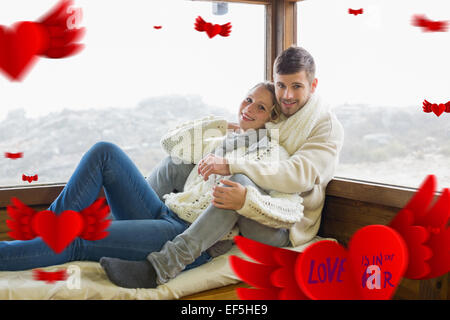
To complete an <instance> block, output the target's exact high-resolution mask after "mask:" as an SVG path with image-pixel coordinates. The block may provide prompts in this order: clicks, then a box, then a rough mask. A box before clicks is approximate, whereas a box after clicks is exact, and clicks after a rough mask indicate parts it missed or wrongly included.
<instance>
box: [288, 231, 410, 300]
mask: <svg viewBox="0 0 450 320" xmlns="http://www.w3.org/2000/svg"><path fill="white" fill-rule="evenodd" d="M348 248H349V249H348V251H347V250H346V249H345V248H344V247H342V246H341V245H339V244H338V243H336V242H334V241H319V242H316V243H314V244H312V245H311V246H309V247H308V248H306V250H305V251H304V252H303V254H302V255H300V256H299V258H298V259H297V262H296V266H295V269H296V279H297V283H298V285H299V286H300V288H301V290H302V291H303V292H304V293H305V294H306V295H307V296H308V297H309V298H310V299H319V300H338V299H339V300H341V299H344V300H349V299H351V300H359V299H363V300H366V299H369V300H372V299H377V300H378V299H390V298H391V297H392V295H393V294H394V292H395V290H396V288H397V285H398V284H399V282H400V280H401V278H402V275H403V274H404V272H405V271H406V267H407V265H408V251H407V247H406V244H405V242H404V240H403V239H402V238H401V236H400V235H399V234H398V233H397V232H396V231H395V230H393V229H391V228H389V227H386V226H382V225H371V226H367V227H364V228H362V229H359V230H358V231H357V232H356V233H355V234H354V236H353V237H352V239H351V240H350V243H349V247H348Z"/></svg>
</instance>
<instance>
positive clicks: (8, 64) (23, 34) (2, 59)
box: [0, 21, 48, 80]
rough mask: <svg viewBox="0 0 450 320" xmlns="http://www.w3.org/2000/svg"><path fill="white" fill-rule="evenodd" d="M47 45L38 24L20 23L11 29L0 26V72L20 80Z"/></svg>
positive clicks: (44, 33) (43, 32)
mask: <svg viewBox="0 0 450 320" xmlns="http://www.w3.org/2000/svg"><path fill="white" fill-rule="evenodd" d="M47 45H48V40H47V35H46V31H45V29H43V27H42V26H40V25H39V24H38V23H34V22H28V21H22V22H18V23H16V24H15V25H14V26H13V27H12V28H7V27H4V26H1V25H0V70H2V71H3V72H4V73H5V74H6V75H7V76H8V77H9V78H11V79H12V80H20V79H21V78H22V77H23V76H24V74H25V72H26V71H27V70H29V69H30V68H31V67H32V65H33V63H34V62H35V61H36V59H37V54H39V53H40V52H42V50H44V48H45V47H46V46H47Z"/></svg>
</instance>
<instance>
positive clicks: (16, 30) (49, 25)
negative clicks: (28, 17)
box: [0, 0, 85, 81]
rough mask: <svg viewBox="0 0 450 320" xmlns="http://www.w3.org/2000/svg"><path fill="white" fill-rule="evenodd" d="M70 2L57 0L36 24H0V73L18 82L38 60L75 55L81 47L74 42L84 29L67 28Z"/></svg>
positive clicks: (22, 22)
mask: <svg viewBox="0 0 450 320" xmlns="http://www.w3.org/2000/svg"><path fill="white" fill-rule="evenodd" d="M72 3H73V0H61V1H60V2H59V3H58V4H57V5H56V6H55V7H54V8H53V9H52V10H51V11H50V12H49V13H48V14H46V15H45V16H44V17H43V18H41V19H40V20H39V21H37V22H31V21H21V22H17V23H16V24H14V26H13V27H12V28H7V27H4V26H1V25H0V70H1V71H3V72H4V73H5V74H6V76H7V77H8V78H10V79H11V80H15V81H20V80H21V79H22V78H23V77H24V75H25V73H26V71H27V70H29V69H30V68H31V67H32V65H33V63H34V62H36V60H37V59H38V57H40V56H42V57H46V58H51V59H59V58H66V57H69V56H71V55H74V54H76V53H78V52H79V51H80V50H81V49H83V45H81V44H78V43H75V42H76V41H78V39H80V38H81V37H82V36H83V35H84V31H85V29H84V28H72V27H69V26H68V20H69V19H70V18H71V16H70V15H69V13H68V12H70V11H69V10H67V9H69V6H70V5H71V4H72Z"/></svg>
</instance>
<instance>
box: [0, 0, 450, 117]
mask: <svg viewBox="0 0 450 320" xmlns="http://www.w3.org/2000/svg"><path fill="white" fill-rule="evenodd" d="M56 3H57V1H56V0H2V1H0V24H1V25H4V26H10V25H11V24H13V23H14V22H17V21H24V20H32V21H33V20H34V21H35V20H37V19H38V18H39V17H41V16H42V15H43V14H45V13H46V12H47V11H48V10H49V9H50V8H52V7H53V6H54V5H55V4H56ZM74 7H81V8H83V20H82V22H81V26H84V27H86V28H87V34H86V36H85V37H84V38H83V40H82V43H84V44H85V45H86V49H85V50H84V51H82V52H81V53H80V54H78V55H77V56H74V57H71V58H67V59H58V60H51V59H40V60H39V61H38V62H37V64H36V65H35V66H34V67H33V68H32V69H31V71H30V72H29V73H28V74H27V75H26V77H25V78H24V80H23V81H22V82H11V81H9V80H8V79H7V78H6V77H4V76H3V75H2V74H0V120H1V119H3V118H4V116H5V115H6V113H7V111H8V110H12V109H16V108H24V109H25V110H26V111H27V114H28V115H29V116H36V115H42V114H46V113H48V112H52V111H59V110H61V109H63V108H71V109H85V108H105V107H134V106H135V105H136V104H137V103H139V101H141V100H143V99H145V98H148V97H152V96H158V95H163V94H175V93H179V94H186V93H192V94H201V95H202V96H203V98H204V101H205V102H206V103H208V104H210V105H214V106H220V107H223V108H228V109H229V110H231V111H235V110H236V109H237V107H238V105H239V103H240V99H241V98H242V96H243V95H244V94H245V92H246V91H247V90H248V89H249V88H250V87H251V86H252V85H253V84H255V83H256V82H258V81H261V80H263V77H264V74H263V67H264V66H263V64H264V56H263V54H264V33H263V32H264V9H263V6H252V5H245V4H230V5H229V14H228V15H225V16H215V15H213V14H212V10H211V3H205V2H192V1H185V0H164V1H155V0H152V1H149V0H129V1H124V0H95V1H92V0H90V1H89V0H76V1H75V3H74ZM361 7H364V9H365V13H364V14H363V15H360V16H353V15H349V14H348V13H347V11H346V10H347V9H348V8H354V9H357V8H361ZM416 13H423V14H426V16H427V17H428V18H430V19H432V20H450V1H448V0H434V1H432V0H427V1H423V0H408V1H407V0H391V1H387V0H386V1H383V0H381V1H379V0H377V1H368V0H367V1H361V0H353V1H346V0H307V1H304V2H300V3H299V14H298V18H299V31H298V34H299V44H300V45H302V46H304V47H305V48H306V49H308V50H309V51H310V52H311V53H312V54H313V55H314V57H315V59H316V62H317V68H318V72H317V76H318V78H319V87H318V91H319V92H320V94H322V95H324V96H325V97H326V98H327V99H328V100H329V101H330V102H332V103H334V104H340V103H345V102H349V103H367V104H373V105H410V104H417V102H419V103H420V101H422V100H423V99H424V98H427V99H428V100H429V101H433V102H446V101H448V100H450V89H449V88H450V77H449V74H450V72H449V71H450V68H449V58H448V57H449V56H450V32H445V33H444V32H440V33H423V32H421V31H420V29H419V28H417V27H413V26H411V23H410V20H411V17H412V15H413V14H416ZM198 15H200V16H202V17H203V18H204V19H205V20H207V21H210V22H212V23H217V24H224V23H227V22H231V23H232V25H233V28H232V32H231V35H230V37H227V38H225V37H220V36H216V37H214V38H213V39H209V38H208V37H207V36H206V34H205V33H199V32H197V31H195V30H194V28H193V24H194V20H195V18H196V17H197V16H198ZM154 25H162V26H163V27H162V29H160V30H155V29H154V28H153V26H154Z"/></svg>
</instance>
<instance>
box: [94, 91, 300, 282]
mask: <svg viewBox="0 0 450 320" xmlns="http://www.w3.org/2000/svg"><path fill="white" fill-rule="evenodd" d="M264 95H267V97H265V98H266V99H267V102H269V101H271V100H272V101H273V99H274V88H273V85H272V84H270V83H261V84H258V85H257V86H255V87H254V88H252V89H251V90H250V92H249V94H248V96H247V97H246V99H245V100H244V101H243V103H242V104H241V106H240V109H239V132H238V133H231V134H228V135H227V136H226V137H225V139H224V138H223V135H224V134H225V128H227V122H226V121H225V120H222V119H221V118H218V117H207V118H204V119H202V120H200V121H195V122H193V121H191V122H188V123H185V124H182V125H181V126H179V127H177V128H175V129H174V130H171V131H169V133H167V134H166V135H165V136H164V137H163V138H162V140H161V144H162V147H163V149H164V150H165V151H166V152H167V153H168V154H169V155H170V156H171V157H175V160H178V161H177V162H178V165H173V164H172V162H168V164H167V166H168V167H169V169H168V170H167V171H170V175H172V177H178V176H182V177H184V183H183V186H182V187H180V186H177V187H176V188H177V189H178V190H184V191H183V192H178V193H172V192H170V191H169V190H170V189H171V188H173V186H172V187H170V188H167V189H166V194H165V195H164V196H162V198H163V199H164V200H165V204H166V205H167V206H168V207H169V208H170V209H172V210H173V211H174V212H176V213H177V214H178V216H179V217H181V218H182V219H183V220H185V221H187V222H190V223H192V224H191V226H190V227H189V228H188V229H187V230H186V231H185V232H183V233H182V234H180V235H178V236H176V237H175V238H174V239H173V240H171V241H168V242H167V243H166V244H165V245H164V247H163V248H162V250H160V251H159V252H153V253H150V254H149V255H148V257H147V259H146V260H144V261H140V262H134V261H133V262H130V261H124V260H121V259H115V258H102V259H101V260H100V263H101V265H102V267H103V268H104V269H105V271H106V273H107V275H108V277H109V278H110V280H111V281H112V282H114V283H115V284H117V285H119V286H122V287H127V288H154V287H156V286H157V285H158V284H162V283H165V282H167V281H169V280H170V279H172V278H174V277H175V276H177V275H178V274H179V273H180V272H181V271H182V270H183V269H184V268H185V267H186V266H187V265H189V264H190V263H192V262H193V261H194V260H195V259H196V258H198V257H199V256H201V254H202V252H204V251H205V250H206V251H207V252H208V253H209V254H210V255H212V256H216V255H219V254H221V253H224V252H226V251H227V249H229V248H230V247H231V245H230V242H231V240H228V241H227V240H224V241H219V240H221V239H231V238H233V237H234V236H235V235H237V234H238V232H239V231H240V233H241V234H242V235H244V236H246V237H248V238H251V239H254V240H257V241H260V242H263V243H266V244H269V245H273V246H279V247H280V246H287V245H288V244H289V231H288V229H289V228H290V227H291V226H292V225H293V224H294V223H295V222H298V221H299V220H300V219H301V218H302V212H303V207H302V205H301V202H302V198H300V197H299V196H298V195H297V194H290V195H286V194H281V193H276V192H273V191H272V192H271V194H270V195H267V192H266V191H264V190H262V189H261V188H259V187H258V186H257V185H255V184H254V183H253V182H252V181H251V180H250V179H248V178H247V177H246V176H245V175H241V174H237V175H233V176H231V177H230V178H229V180H227V179H224V177H214V178H213V179H211V178H210V179H209V180H210V181H203V177H202V175H200V174H199V164H200V160H201V159H205V158H206V157H207V156H206V157H205V155H207V154H208V153H209V152H210V151H214V153H215V154H216V155H220V156H221V157H223V154H224V153H225V157H224V158H225V159H226V160H227V161H239V160H241V159H242V158H243V157H247V158H248V159H249V160H256V161H259V160H264V161H272V162H277V163H278V162H279V161H280V160H283V159H287V158H288V157H289V155H288V154H287V152H286V151H285V150H284V149H283V148H281V147H280V146H279V145H278V144H277V142H276V141H270V140H269V139H268V137H267V135H266V133H267V132H266V130H263V129H260V128H262V127H263V126H264V124H265V123H266V122H267V121H269V120H277V118H278V113H277V109H276V108H274V109H273V110H272V113H271V114H269V113H268V112H267V110H269V108H267V107H266V106H265V105H264V103H261V101H264V100H261V99H258V97H260V96H261V97H264ZM269 95H270V96H269ZM267 102H266V103H265V104H266V105H268V104H267ZM229 125H230V124H228V127H229ZM255 128H256V129H258V130H257V131H255V130H253V129H255ZM181 160H183V161H184V163H181ZM190 163H195V164H196V165H195V166H189V164H190ZM186 168H189V169H188V170H189V171H190V174H189V176H186V175H184V174H183V173H184V172H186V171H188V170H186ZM177 173H180V174H177ZM274 173H275V172H269V173H267V174H274ZM167 176H168V174H167V173H166V172H165V173H164V174H162V175H161V179H160V181H167ZM211 177H212V176H211ZM172 179H173V178H172ZM175 179H177V178H175ZM155 180H158V175H156V177H155V176H154V175H153V174H152V176H151V181H152V183H153V185H156V183H154V181H155ZM180 180H182V179H180ZM220 182H222V183H223V184H225V185H222V186H218V185H219V184H220ZM166 184H170V183H166ZM213 186H214V187H213ZM236 227H238V228H236ZM217 241H219V242H218V243H216V242H217ZM211 246H212V247H211ZM217 247H218V248H217ZM208 248H210V249H208ZM207 249H208V250H207ZM217 251H218V252H217ZM149 262H150V263H149Z"/></svg>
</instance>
